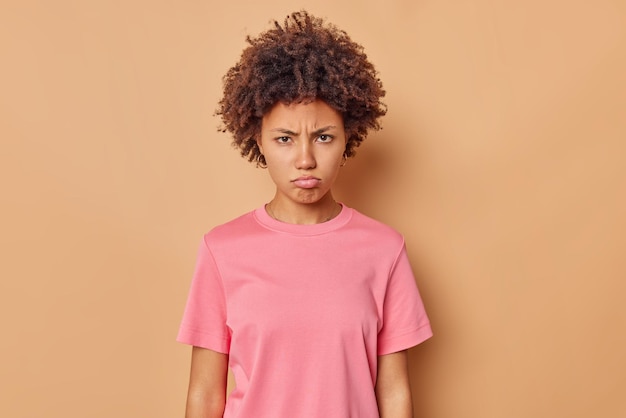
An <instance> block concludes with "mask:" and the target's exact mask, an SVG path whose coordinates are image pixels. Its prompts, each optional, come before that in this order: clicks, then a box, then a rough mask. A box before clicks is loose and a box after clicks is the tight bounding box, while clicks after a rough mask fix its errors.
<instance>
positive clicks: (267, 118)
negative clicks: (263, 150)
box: [263, 100, 343, 128]
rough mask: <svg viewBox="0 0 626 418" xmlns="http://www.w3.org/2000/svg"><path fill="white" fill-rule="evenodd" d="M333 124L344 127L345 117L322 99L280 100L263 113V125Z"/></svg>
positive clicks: (287, 126) (268, 126)
mask: <svg viewBox="0 0 626 418" xmlns="http://www.w3.org/2000/svg"><path fill="white" fill-rule="evenodd" d="M322 125H324V126H326V125H333V126H336V127H338V128H343V117H342V116H341V114H340V113H339V112H337V111H336V110H335V109H333V108H332V107H331V106H329V105H328V104H327V103H326V102H324V101H322V100H314V101H311V102H301V103H289V104H287V103H282V102H278V103H276V104H275V105H274V106H272V108H271V109H270V110H269V111H268V112H266V113H265V114H264V115H263V127H264V128H266V127H267V128H271V127H277V126H280V127H282V128H289V127H298V126H308V127H319V126H322Z"/></svg>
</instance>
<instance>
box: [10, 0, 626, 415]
mask: <svg viewBox="0 0 626 418" xmlns="http://www.w3.org/2000/svg"><path fill="white" fill-rule="evenodd" d="M271 3H272V4H271V5H268V4H267V2H258V1H247V2H246V1H241V0H233V1H226V2H219V3H218V2H211V1H159V2H154V1H147V0H131V1H108V0H106V1H105V0H98V1H70V0H56V1H43V0H41V1H33V0H2V3H1V6H0V57H1V61H2V62H1V65H0V137H1V139H2V144H1V145H2V147H1V151H0V155H1V156H0V159H1V161H0V163H1V164H0V182H1V183H0V187H1V188H0V191H1V195H0V199H1V200H0V203H1V206H0V208H1V211H2V216H1V218H0V250H1V251H2V252H1V253H2V262H1V265H0V277H1V282H0V295H1V296H0V298H1V300H0V329H2V334H3V335H2V340H1V341H2V342H1V345H0V349H1V359H0V367H1V369H0V379H1V380H0V384H1V387H0V416H2V417H12V418H25V417H29V418H31V417H32V418H34V417H37V418H39V417H50V418H61V417H94V418H100V417H107V418H108V417H151V418H160V417H163V418H165V417H175V416H182V410H183V404H184V398H185V390H186V383H187V373H188V361H189V349H188V348H187V347H185V346H182V345H180V344H177V343H175V342H174V337H175V334H176V330H177V327H178V322H179V320H180V316H181V314H182V309H183V305H184V302H185V298H186V294H187V289H188V285H189V280H190V277H191V273H192V269H193V263H194V257H195V254H196V248H197V244H198V242H199V239H200V236H201V234H202V233H203V232H205V231H206V230H208V229H209V228H211V227H212V226H214V225H216V224H218V223H221V222H224V221H227V220H229V219H230V218H232V217H234V216H236V215H238V214H240V213H243V212H245V211H248V210H250V209H252V208H255V207H257V206H259V205H261V204H262V203H264V202H266V201H267V200H269V198H270V197H271V193H272V185H271V183H270V181H269V180H268V179H267V178H266V173H265V172H263V171H261V170H257V169H255V168H253V166H251V165H250V164H248V163H247V162H246V161H245V160H243V159H241V158H240V157H239V156H238V154H237V152H235V151H233V150H232V149H231V147H230V145H229V142H230V141H229V139H228V137H226V136H225V135H222V134H218V133H216V129H215V128H216V126H217V125H218V121H217V120H216V119H215V118H214V117H212V112H213V110H214V109H215V106H216V103H217V100H218V98H219V92H220V86H221V76H222V74H224V72H225V71H226V70H227V68H228V67H229V66H230V65H232V64H233V63H234V62H235V60H236V59H237V58H238V56H239V53H240V51H241V49H242V48H243V47H244V37H245V35H246V34H256V33H258V32H259V31H260V30H262V29H265V28H267V27H268V22H269V20H270V19H271V18H274V17H282V16H283V15H285V14H287V13H288V12H290V11H293V10H296V9H298V8H300V7H306V8H307V9H309V10H310V11H311V12H313V13H315V14H318V15H320V16H325V17H328V18H329V19H330V20H331V21H333V22H335V23H336V24H337V25H339V26H340V27H342V28H343V29H345V30H347V31H348V32H349V33H350V34H351V35H352V37H353V39H355V40H357V41H358V42H360V43H362V44H363V45H364V46H365V47H366V51H367V52H368V55H369V56H370V58H371V59H372V61H373V62H374V63H375V64H376V65H377V68H378V69H379V71H380V73H381V77H382V79H383V81H384V83H385V87H386V89H387V91H388V97H387V100H386V102H387V104H388V105H389V113H388V116H387V117H386V118H385V119H384V130H383V131H381V132H379V133H377V134H375V135H372V136H371V137H370V138H369V139H368V140H367V141H366V143H365V144H364V145H363V147H362V148H361V149H359V152H358V155H357V158H356V159H355V160H351V161H349V163H348V166H346V168H345V172H344V173H343V178H342V179H341V180H340V184H339V185H338V188H337V196H338V197H339V198H340V199H341V200H343V201H344V202H346V203H348V204H349V205H352V206H355V207H357V208H358V209H360V210H361V211H362V212H364V213H366V214H368V215H370V216H373V217H376V218H379V219H380V220H382V221H385V222H387V223H389V224H390V225H393V226H394V227H396V228H398V229H399V230H401V231H402V232H403V233H404V234H405V236H406V239H407V242H408V246H409V252H410V256H411V259H412V262H413V264H414V266H415V270H416V273H417V275H418V282H419V285H420V287H421V289H422V293H423V297H424V300H425V303H426V305H427V308H428V310H429V313H430V316H431V318H432V322H433V327H434V330H435V334H436V335H435V337H434V338H433V339H432V340H430V341H428V342H426V343H425V344H424V345H422V346H421V347H418V348H416V349H413V350H412V351H411V367H412V372H413V375H412V376H413V377H412V382H413V386H414V392H415V404H416V416H419V417H423V418H460V417H462V418H502V417H506V418H527V417H550V418H554V417H564V418H574V417H581V418H582V417H585V418H588V417H602V418H620V417H626V398H625V397H624V393H626V356H625V355H624V352H625V351H626V332H625V331H626V315H625V313H624V308H623V300H624V292H625V291H626V285H625V283H624V279H625V278H626V261H625V257H624V250H625V249H626V238H625V237H626V220H625V217H624V214H625V213H626V199H625V198H624V189H625V186H626V166H625V165H624V163H623V161H624V156H625V152H626V124H625V120H626V3H624V2H623V1H622V0H596V1H594V2H590V1H566V0H549V1H539V0H530V1H517V0H502V1H492V0H473V1H469V0H467V1H450V0H448V1H407V0H388V1H385V2H374V1H371V0H370V1H356V0H354V1H346V2H342V3H340V4H339V3H338V2H336V1H330V0H318V1H304V2H299V3H295V2H293V1H287V0H278V1H273V2H271ZM329 378H331V377H329Z"/></svg>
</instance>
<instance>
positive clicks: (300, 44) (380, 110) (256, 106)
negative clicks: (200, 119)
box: [216, 10, 387, 166]
mask: <svg viewBox="0 0 626 418" xmlns="http://www.w3.org/2000/svg"><path fill="white" fill-rule="evenodd" d="M246 41H247V43H248V44H249V46H248V47H246V48H245V49H244V51H243V52H242V54H241V58H240V60H239V62H238V63H237V64H236V65H235V66H233V67H232V68H230V69H229V70H228V72H227V73H226V75H225V76H224V79H223V84H224V96H223V98H222V99H221V100H220V102H219V105H218V109H217V111H216V115H218V116H220V117H221V119H222V122H223V125H222V126H221V127H220V130H221V131H222V132H226V131H229V132H230V133H231V134H232V135H233V143H232V144H233V146H234V147H235V148H239V150H240V152H241V155H242V156H243V157H246V158H248V160H249V161H256V163H257V165H259V166H264V165H265V157H264V156H263V154H261V151H260V150H259V147H258V145H257V138H258V136H259V135H260V132H261V121H262V118H263V115H264V114H265V113H266V112H268V111H269V110H270V109H271V108H272V107H273V106H274V105H275V104H276V103H278V102H282V103H285V104H291V103H303V102H304V103H307V102H311V101H314V100H316V99H320V100H322V101H324V102H325V103H327V104H328V105H329V106H331V107H332V108H334V109H335V110H336V111H338V112H339V113H340V114H341V115H342V117H343V122H344V128H345V131H346V138H347V143H346V149H345V156H346V157H351V156H353V155H354V153H355V150H354V149H355V148H356V147H358V146H359V145H360V144H361V142H362V141H363V139H365V137H366V136H367V132H368V130H379V129H381V125H380V122H379V118H380V117H381V116H383V115H384V114H385V113H386V111H387V108H386V106H385V104H384V103H382V102H381V99H382V97H384V95H385V91H384V90H383V87H382V83H381V81H380V79H379V78H378V76H377V72H376V70H375V69H374V66H373V65H372V63H370V62H369V61H368V60H367V56H366V55H365V53H364V52H363V47H362V46H361V45H359V44H357V43H355V42H353V41H352V40H351V39H350V37H349V36H348V34H347V33H346V32H345V31H342V30H340V29H338V28H337V27H336V26H334V25H332V24H327V23H326V22H324V20H322V19H320V18H316V17H314V16H312V15H310V14H309V13H307V12H306V11H304V10H303V11H299V12H295V13H292V14H291V15H289V16H287V17H286V18H285V21H284V24H283V26H281V25H280V24H279V23H278V21H274V27H273V28H272V29H269V30H267V31H265V32H263V33H261V34H260V35H259V36H257V37H256V38H251V37H250V36H248V37H247V38H246Z"/></svg>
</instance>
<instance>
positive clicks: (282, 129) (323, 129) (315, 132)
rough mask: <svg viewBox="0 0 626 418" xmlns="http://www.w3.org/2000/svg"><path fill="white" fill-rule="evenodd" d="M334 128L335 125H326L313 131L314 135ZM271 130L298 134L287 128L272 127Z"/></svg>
mask: <svg viewBox="0 0 626 418" xmlns="http://www.w3.org/2000/svg"><path fill="white" fill-rule="evenodd" d="M334 128H336V126H335V125H328V126H324V127H322V128H319V129H316V130H314V131H313V135H321V134H323V133H324V132H326V131H329V130H331V129H334ZM270 132H280V133H282V134H286V135H298V133H297V132H294V131H290V130H289V129H285V128H275V129H270Z"/></svg>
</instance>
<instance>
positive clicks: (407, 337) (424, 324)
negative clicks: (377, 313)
mask: <svg viewBox="0 0 626 418" xmlns="http://www.w3.org/2000/svg"><path fill="white" fill-rule="evenodd" d="M431 336H432V331H431V328H430V322H429V320H428V316H427V315H426V311H425V309H424V304H423V302H422V299H421V297H420V294H419V291H418V289H417V285H416V283H415V277H414V275H413V271H412V269H411V265H410V263H409V258H408V255H407V252H406V247H405V245H404V244H403V245H402V249H401V251H400V253H399V255H398V257H397V259H396V262H395V264H394V266H393V268H392V271H391V273H390V277H389V281H388V284H387V291H386V293H385V299H384V305H383V325H382V328H381V330H380V332H379V333H378V355H384V354H391V353H395V352H398V351H402V350H405V349H407V348H410V347H413V346H415V345H418V344H419V343H421V342H423V341H425V340H427V339H428V338H430V337H431Z"/></svg>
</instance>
